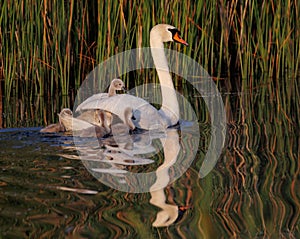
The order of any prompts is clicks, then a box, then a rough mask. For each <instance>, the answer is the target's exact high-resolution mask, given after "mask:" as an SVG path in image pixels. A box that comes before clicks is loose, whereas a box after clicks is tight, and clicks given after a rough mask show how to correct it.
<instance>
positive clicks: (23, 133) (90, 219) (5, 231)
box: [0, 122, 300, 238]
mask: <svg viewBox="0 0 300 239" xmlns="http://www.w3.org/2000/svg"><path fill="white" fill-rule="evenodd" d="M189 127H191V126H190V125H187V126H186V128H185V134H181V133H180V131H179V130H177V129H172V130H170V131H169V132H168V133H167V134H170V135H171V136H172V137H171V139H174V138H175V139H176V140H175V141H174V142H176V141H177V142H179V144H178V145H177V143H174V142H173V141H172V140H171V141H170V142H169V144H168V141H167V140H168V138H166V142H165V141H164V145H163V147H162V142H163V141H161V139H159V140H158V141H157V140H155V137H153V138H154V139H153V141H152V145H153V147H154V148H155V149H156V151H155V150H154V151H153V150H151V149H149V151H148V152H147V153H146V154H145V155H146V156H145V157H143V159H146V158H147V159H149V160H150V161H143V162H142V161H138V159H135V161H132V160H131V161H130V160H128V159H125V160H124V158H122V157H121V158H120V157H119V158H116V159H117V160H123V165H122V163H118V162H115V161H114V160H115V159H114V157H113V156H112V158H110V160H112V161H113V163H110V162H108V165H110V166H109V167H106V166H104V165H99V164H98V163H99V161H98V162H97V160H98V158H99V157H100V156H101V155H102V153H101V154H99V152H100V151H101V150H102V151H101V152H103V145H102V146H101V145H100V146H99V145H97V143H98V142H96V143H95V142H89V141H87V142H84V144H87V145H89V146H90V148H89V149H91V148H92V149H93V150H92V152H90V151H89V152H88V153H87V152H85V151H84V152H82V149H83V148H84V147H82V148H80V147H78V145H75V143H74V140H73V137H72V136H70V135H66V134H63V133H61V134H48V135H47V134H41V133H40V132H39V130H40V129H41V128H17V129H3V130H1V131H0V142H1V143H0V154H1V155H0V168H1V174H0V215H1V216H0V225H1V227H0V235H1V237H3V238H26V237H28V238H233V237H237V238H299V237H300V232H299V227H300V225H299V215H300V207H299V205H300V202H299V197H300V191H299V188H300V180H299V179H300V178H299V170H300V169H299V148H298V147H299V132H297V131H295V130H292V128H290V129H285V130H282V129H281V127H279V126H278V125H276V123H275V122H273V123H272V122H265V123H264V124H254V123H253V124H247V123H239V124H237V123H233V122H231V123H230V122H229V123H228V125H227V138H226V145H225V147H224V149H223V151H222V154H221V156H220V157H219V159H218V161H217V163H216V165H215V167H214V168H213V170H212V171H211V172H210V173H208V175H207V176H206V177H204V178H200V177H199V169H200V168H201V167H202V166H203V164H204V161H203V159H204V155H205V151H206V150H207V145H206V143H203V142H206V141H209V137H210V130H209V125H206V124H203V125H200V141H194V138H193V133H194V129H193V128H191V130H189ZM157 138H160V137H157ZM109 140H110V139H106V141H105V142H109ZM94 143H95V145H94V146H93V144H94ZM176 145H177V146H178V147H180V149H179V153H178V154H177V153H176V155H177V160H178V159H180V160H181V159H182V161H180V162H181V163H180V164H179V166H178V165H177V166H176V168H180V167H181V166H182V165H184V163H185V159H186V158H188V157H189V155H192V156H193V154H194V153H195V160H194V161H193V162H192V163H191V166H188V167H187V170H186V171H185V169H184V172H183V173H182V175H181V176H180V177H178V178H177V180H175V181H174V182H171V183H168V182H169V181H171V179H170V177H171V178H172V177H175V176H174V175H176V169H172V167H170V165H172V164H173V163H174V162H172V157H173V156H172V155H173V154H174V152H175V151H176V150H175V151H174V150H173V151H167V150H165V149H166V148H168V147H171V148H172V147H175V149H176ZM195 145H199V147H198V148H197V147H196V148H194V146H195ZM76 146H77V147H76ZM79 148H80V149H79ZM78 149H79V150H78ZM94 150H95V151H94ZM195 150H196V151H195ZM168 152H169V153H168ZM109 153H114V152H113V151H109ZM79 155H81V157H79ZM99 155H100V156H99ZM182 155H183V156H182ZM106 156H107V155H106ZM164 156H165V157H164ZM167 158H170V161H169V163H170V164H169V165H168V164H167V165H164V160H165V161H167V160H166V159H167ZM106 159H107V158H106ZM151 160H153V161H151ZM175 161H176V160H175ZM134 162H136V163H137V165H138V164H142V163H144V164H143V165H142V166H138V167H137V165H134ZM153 162H154V163H153ZM126 163H129V164H130V163H131V164H130V165H129V166H128V165H126ZM120 165H122V166H120ZM163 165H164V166H166V167H167V170H166V171H164V169H162V170H161V171H160V172H161V173H157V172H156V171H155V169H156V168H157V167H160V166H163ZM182 167H184V166H182ZM141 168H142V169H143V170H146V171H147V170H148V171H154V172H156V177H154V179H153V180H154V181H151V180H150V181H149V182H148V183H149V185H155V184H156V185H157V184H160V186H158V188H157V190H156V191H154V192H145V193H130V192H126V191H125V192H122V191H119V190H116V189H114V188H111V187H109V186H107V183H103V182H104V181H105V182H108V184H110V183H111V185H114V184H116V185H122V184H123V185H124V183H127V184H129V185H134V182H133V181H134V180H132V182H128V181H126V180H128V178H126V177H124V171H126V170H127V171H132V172H138V171H139V170H141ZM101 170H102V171H101ZM103 170H106V171H105V172H104V171H103ZM108 172H109V173H108ZM97 173H98V174H99V175H97ZM107 175H110V177H107ZM97 177H98V178H97Z"/></svg>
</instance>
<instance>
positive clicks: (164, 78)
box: [76, 24, 188, 130]
mask: <svg viewBox="0 0 300 239" xmlns="http://www.w3.org/2000/svg"><path fill="white" fill-rule="evenodd" d="M169 41H171V42H172V41H175V42H179V43H181V44H184V45H186V46H187V45H188V44H187V43H186V42H185V41H184V40H183V39H182V38H181V37H180V32H179V30H178V29H176V28H175V27H174V26H171V25H167V24H158V25H156V26H154V27H153V28H152V30H151V32H150V47H151V54H152V57H153V61H154V64H155V67H156V71H157V74H158V77H159V81H160V85H161V92H162V106H161V108H160V110H158V111H157V110H156V109H155V108H154V107H153V106H152V105H151V104H149V103H148V102H147V101H145V100H143V99H141V98H139V97H135V96H132V95H128V94H121V95H116V96H114V97H109V98H108V97H107V98H103V97H100V96H101V95H102V94H96V95H93V96H91V97H90V98H88V99H86V100H85V101H84V102H83V103H81V104H80V105H79V106H78V107H77V109H76V111H81V110H87V109H101V110H105V111H109V112H111V113H113V114H115V115H117V116H119V117H120V118H121V119H122V120H123V122H125V118H124V111H125V109H126V108H127V107H128V106H130V107H132V109H133V117H134V119H133V123H134V125H135V126H136V127H138V128H142V129H148V130H149V129H154V128H162V127H163V128H167V127H169V126H172V125H175V124H177V123H178V120H179V105H178V101H177V97H176V92H175V88H174V85H173V82H172V78H171V75H170V73H169V68H168V62H167V59H166V56H165V53H164V45H163V43H164V42H169Z"/></svg>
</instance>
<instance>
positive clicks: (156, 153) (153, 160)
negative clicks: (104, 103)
mask: <svg viewBox="0 0 300 239" xmlns="http://www.w3.org/2000/svg"><path fill="white" fill-rule="evenodd" d="M178 128H179V129H178ZM73 140H74V142H75V144H76V149H77V152H78V153H79V157H78V158H80V159H81V160H82V163H83V164H84V165H85V167H86V168H87V169H88V171H89V172H90V173H91V174H92V175H93V176H94V177H95V178H97V179H98V180H99V181H101V182H102V183H104V184H106V185H108V186H110V187H112V188H115V189H118V190H121V191H125V192H134V193H141V192H150V194H151V199H150V204H152V205H154V206H156V207H158V208H160V211H159V212H158V213H157V215H156V219H155V220H154V222H153V223H152V225H153V226H154V227H164V226H169V225H171V224H172V223H174V222H175V221H176V219H177V218H178V215H179V214H180V210H179V209H178V208H179V207H178V205H172V204H169V203H167V201H166V195H165V190H164V189H165V187H167V186H168V185H169V184H170V183H172V182H174V181H175V180H176V179H177V178H179V177H180V176H181V175H182V174H183V173H184V172H185V171H186V170H187V169H188V168H189V166H190V164H191V163H192V161H193V159H194V157H195V155H196V153H197V149H198V145H199V129H198V125H197V124H196V122H193V123H192V122H182V124H180V125H179V126H177V127H176V128H168V129H166V130H164V131H157V130H154V131H146V132H142V133H138V134H127V135H121V136H112V137H109V138H101V139H98V138H97V137H96V132H95V137H88V138H83V137H76V135H73ZM67 147H70V146H67ZM72 150H74V147H73V148H72ZM61 156H64V157H67V158H74V157H75V156H74V155H68V154H64V155H61Z"/></svg>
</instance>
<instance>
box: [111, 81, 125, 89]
mask: <svg viewBox="0 0 300 239" xmlns="http://www.w3.org/2000/svg"><path fill="white" fill-rule="evenodd" d="M110 87H112V88H113V89H114V90H124V89H125V84H124V82H123V81H122V80H121V79H113V80H112V81H111V83H110Z"/></svg>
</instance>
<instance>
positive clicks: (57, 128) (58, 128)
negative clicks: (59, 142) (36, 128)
mask: <svg viewBox="0 0 300 239" xmlns="http://www.w3.org/2000/svg"><path fill="white" fill-rule="evenodd" d="M64 131H65V127H64V126H63V125H62V124H61V123H56V124H49V125H48V126H46V127H45V128H42V129H41V130H40V132H41V133H58V132H64Z"/></svg>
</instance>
